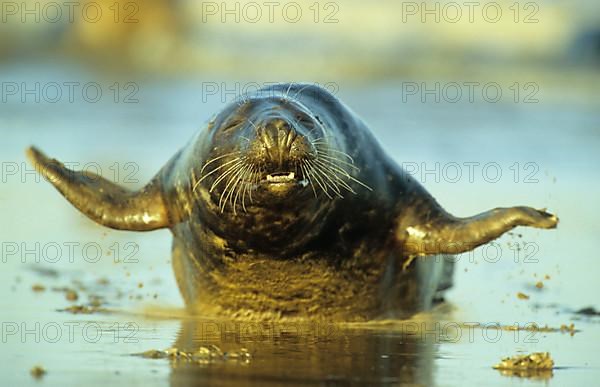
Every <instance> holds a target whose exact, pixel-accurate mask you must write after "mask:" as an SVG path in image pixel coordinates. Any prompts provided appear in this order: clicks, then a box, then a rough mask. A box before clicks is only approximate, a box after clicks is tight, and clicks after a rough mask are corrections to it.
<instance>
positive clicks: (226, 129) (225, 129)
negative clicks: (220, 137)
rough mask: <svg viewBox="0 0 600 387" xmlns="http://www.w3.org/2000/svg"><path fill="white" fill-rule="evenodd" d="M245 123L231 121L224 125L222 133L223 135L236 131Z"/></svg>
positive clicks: (238, 120)
mask: <svg viewBox="0 0 600 387" xmlns="http://www.w3.org/2000/svg"><path fill="white" fill-rule="evenodd" d="M243 123H244V121H243V120H240V119H237V120H231V121H229V122H226V123H225V125H223V126H222V127H221V131H222V132H223V133H229V132H231V131H232V130H234V129H237V128H238V127H239V126H240V125H241V124H243Z"/></svg>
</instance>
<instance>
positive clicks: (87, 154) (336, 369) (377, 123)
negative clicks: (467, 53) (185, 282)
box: [0, 67, 600, 386]
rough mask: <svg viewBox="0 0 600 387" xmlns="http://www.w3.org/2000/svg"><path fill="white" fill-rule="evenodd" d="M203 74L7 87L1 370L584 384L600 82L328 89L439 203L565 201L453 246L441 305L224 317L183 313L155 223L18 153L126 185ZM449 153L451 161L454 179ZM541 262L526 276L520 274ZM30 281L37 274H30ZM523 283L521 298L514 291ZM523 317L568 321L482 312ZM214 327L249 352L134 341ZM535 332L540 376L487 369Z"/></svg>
mask: <svg viewBox="0 0 600 387" xmlns="http://www.w3.org/2000/svg"><path fill="white" fill-rule="evenodd" d="M38 70H39V69H38ZM44 71H45V74H47V76H48V78H49V79H54V80H56V79H65V80H68V79H73V78H74V77H75V78H77V79H84V78H85V77H86V76H87V75H86V74H85V73H78V72H77V69H74V70H72V71H68V72H65V71H62V72H53V70H52V69H50V70H48V69H46V70H44ZM29 73H35V72H32V71H31V69H23V68H18V67H11V68H6V69H3V74H7V76H8V78H10V79H11V80H17V81H18V80H19V79H21V78H22V79H27V78H26V77H27V75H26V74H29ZM37 73H38V74H39V73H40V71H37ZM42 73H44V72H42ZM201 82H202V81H201V80H197V81H194V82H177V81H174V82H168V83H152V84H150V83H143V84H140V91H139V94H138V97H139V99H140V102H139V103H135V104H123V103H118V104H115V103H113V102H112V101H110V100H105V99H104V100H102V101H101V102H99V103H94V104H92V103H86V102H85V101H82V100H81V99H79V100H77V101H76V102H74V103H59V104H47V103H40V104H35V103H33V104H32V103H25V104H23V103H21V102H20V101H15V100H11V101H8V102H7V103H3V105H2V110H3V111H2V114H1V115H0V130H2V142H1V143H0V152H1V153H0V155H1V159H2V162H3V164H2V166H3V169H2V189H1V190H0V213H1V214H2V220H1V221H0V235H1V242H2V270H0V292H1V294H2V297H0V310H2V311H3V312H2V319H1V323H2V330H1V332H0V333H1V336H2V344H1V350H0V374H1V375H2V379H3V381H4V385H38V384H40V385H41V384H42V383H43V384H47V385H49V384H52V385H65V384H66V385H69V384H73V383H77V384H81V385H83V384H86V385H104V384H106V383H114V382H116V383H127V384H130V385H145V386H150V385H161V386H164V385H173V386H178V385H191V384H192V385H193V384H204V383H206V382H209V383H210V384H211V385H213V384H219V385H221V384H239V383H240V382H243V383H244V384H260V385H264V384H280V383H282V382H293V383H297V384H301V383H306V384H338V383H339V384H352V383H358V382H368V383H374V384H375V383H378V384H401V383H406V384H414V385H441V386H445V385H464V384H470V385H473V384H485V385H508V384H519V385H539V384H546V385H560V386H562V385H588V384H592V382H593V381H595V380H597V379H598V378H599V377H600V360H598V357H597V356H596V355H597V348H596V347H597V343H598V340H599V339H600V317H580V316H578V315H576V314H574V311H576V310H578V309H580V308H583V307H587V306H593V307H595V308H596V309H599V308H600V303H599V302H598V299H597V297H598V293H599V290H600V285H598V282H597V279H598V278H599V274H600V270H599V268H600V266H599V265H598V262H597V250H596V246H595V242H596V236H597V235H598V232H599V231H600V226H599V223H598V222H597V221H596V216H597V214H598V204H597V203H598V202H597V197H598V195H599V194H600V182H599V179H598V177H600V176H598V165H600V155H599V153H598V149H599V147H600V113H599V112H600V109H599V108H600V101H589V100H587V99H586V100H581V101H577V100H570V101H561V99H560V93H558V97H557V96H556V95H550V94H547V95H545V96H543V97H544V98H542V97H541V98H540V103H537V104H530V105H526V104H515V103H509V102H504V103H486V102H485V101H478V102H476V103H459V104H449V103H441V104H436V103H421V102H420V101H415V100H413V101H409V102H407V103H403V102H402V99H401V95H400V92H399V88H400V87H401V86H399V84H395V83H386V84H381V85H371V86H370V87H368V88H367V87H364V86H362V87H358V86H351V85H348V86H346V85H343V84H340V89H339V93H338V94H339V96H340V97H341V98H342V100H344V101H345V102H346V103H347V104H349V105H350V106H351V107H352V108H353V109H354V110H355V111H356V112H358V113H359V114H360V115H361V116H363V117H364V119H365V120H366V121H367V122H368V123H370V125H371V127H372V128H373V131H374V132H375V134H376V136H377V137H378V138H379V139H380V140H381V142H382V144H383V146H384V147H385V148H386V150H388V152H390V154H391V155H392V156H393V157H394V158H395V159H396V160H397V161H398V162H399V163H403V165H405V166H406V167H407V168H413V169H412V170H413V171H415V174H416V176H417V177H418V178H419V180H421V182H422V183H423V184H424V185H425V186H426V187H427V188H428V189H429V190H430V192H431V193H432V194H433V195H434V196H435V197H436V198H437V199H438V201H439V202H440V203H441V204H442V205H444V206H445V207H446V208H447V209H448V210H449V211H450V212H453V213H455V214H457V215H470V214H473V213H476V212H480V211H483V210H485V209H488V208H492V207H496V206H508V205H518V204H524V205H532V206H535V207H547V208H548V209H549V210H550V211H552V212H554V213H556V214H558V216H559V217H560V219H561V223H560V225H559V228H558V229H557V230H552V231H539V230H532V229H517V230H515V232H514V233H513V234H511V235H505V236H504V237H502V238H501V239H499V240H498V241H497V243H496V244H495V245H493V247H492V248H491V249H490V248H487V249H484V248H480V249H477V250H476V251H475V252H474V253H472V254H463V255H461V256H460V257H459V258H458V259H459V260H458V263H457V271H456V279H455V287H454V288H453V289H452V290H451V291H450V292H449V293H448V295H447V300H448V304H447V305H445V306H444V307H443V308H441V309H440V310H437V311H436V312H435V313H425V314H423V315H420V316H417V317H416V318H415V319H414V320H411V321H406V322H387V323H379V324H376V325H374V324H371V325H366V326H365V325H361V326H354V325H351V326H340V325H332V324H328V323H319V324H314V323H309V322H307V323H303V324H298V323H295V324H292V323H288V324H283V323H281V324H270V325H266V326H263V325H259V324H254V323H248V322H246V323H239V322H238V323H237V325H236V323H235V322H222V321H203V320H192V319H189V318H185V317H183V315H182V310H181V305H182V303H181V300H180V298H179V294H178V291H177V288H176V284H175V282H174V278H173V275H172V270H171V267H170V235H169V233H168V232H167V231H157V232H152V233H146V234H143V233H129V232H117V231H112V230H108V229H104V228H101V227H100V226H97V225H95V224H93V223H92V222H91V221H89V220H87V219H86V218H84V217H83V216H82V215H80V214H79V213H77V212H76V211H75V210H74V209H73V208H72V207H71V206H70V205H69V204H68V203H67V202H66V201H65V200H64V199H63V198H62V197H60V195H58V194H57V193H56V192H55V191H54V189H53V188H52V187H51V186H50V185H49V184H48V183H47V182H45V181H44V180H43V179H40V178H37V177H36V176H35V175H34V174H32V173H31V172H30V171H31V169H30V168H29V167H28V168H29V169H28V170H26V169H25V165H24V163H25V159H24V154H23V150H24V149H25V147H26V146H28V145H30V144H36V145H38V146H39V147H40V148H41V149H42V150H44V151H46V152H47V153H48V154H49V155H50V156H53V157H57V158H60V159H61V160H63V161H72V162H78V163H79V165H80V166H81V165H86V166H88V167H89V166H91V165H92V163H97V164H93V166H95V167H96V168H97V167H98V166H100V168H101V169H102V172H103V175H104V176H109V177H113V180H117V181H119V182H121V183H124V184H126V185H127V184H130V185H131V186H134V187H136V186H140V185H142V184H143V183H144V182H146V181H147V180H148V179H149V178H150V177H151V176H152V175H153V174H154V173H155V172H156V171H157V170H158V169H159V168H160V167H161V166H162V165H163V164H164V163H165V162H166V161H167V160H168V159H169V157H170V156H171V155H172V154H174V153H175V151H176V150H177V149H178V148H179V147H181V146H183V145H184V144H185V143H186V142H187V141H188V139H189V138H190V137H191V136H192V134H193V133H194V132H195V131H196V130H197V129H199V128H200V127H202V125H203V124H204V122H206V121H207V120H208V119H209V118H210V115H211V114H212V113H214V112H216V111H218V110H219V109H220V107H221V106H222V102H221V101H220V98H219V96H216V97H211V98H209V99H208V100H207V101H202V97H201V95H200V94H199V92H198V90H199V89H201ZM111 83H112V82H108V81H107V82H105V83H103V84H104V85H110V84H111ZM471 162H474V163H479V164H478V165H475V164H467V165H473V168H475V169H474V172H473V176H472V177H470V176H469V170H468V167H466V166H465V163H471ZM115 163H117V164H115ZM127 163H133V164H127ZM415 163H416V164H415ZM423 163H425V164H423ZM436 163H439V167H438V169H437V172H430V173H429V174H424V175H422V174H420V172H422V171H423V169H425V168H427V169H428V170H434V171H435V168H436ZM450 163H456V165H458V166H459V167H460V171H461V177H460V178H456V174H455V173H454V172H453V170H451V168H455V167H456V165H455V164H450ZM491 163H496V164H494V165H492V167H488V168H493V169H494V170H492V169H488V170H486V174H483V171H482V170H483V167H484V166H486V165H491ZM515 163H518V164H515ZM527 163H529V164H527ZM15 168H16V169H15ZM414 168H419V172H417V171H416V169H414ZM498 168H499V170H500V171H501V173H502V175H501V176H500V177H499V178H498V179H496V177H495V176H496V175H495V174H494V173H492V172H494V171H495V170H498ZM28 171H29V172H28ZM517 171H518V172H519V173H518V175H517V174H516V172H517ZM117 172H118V174H117ZM136 180H137V181H136ZM436 180H437V181H436ZM495 180H497V181H495ZM492 181H495V182H492ZM15 249H16V250H15ZM519 249H520V250H519ZM546 276H547V277H546ZM539 281H541V282H542V283H543V287H542V288H541V289H538V288H537V287H536V286H535V285H536V283H537V282H539ZM36 284H39V285H43V286H44V287H45V290H44V291H38V292H34V291H33V290H32V286H33V285H36ZM61 287H69V288H72V289H76V290H77V293H78V295H79V299H78V300H77V301H68V300H67V299H66V298H65V293H64V292H63V291H59V290H53V288H61ZM518 292H522V293H524V294H527V295H528V296H529V299H528V300H523V299H519V298H518V297H517V293H518ZM90 297H91V299H94V298H96V299H97V298H98V297H101V300H102V301H103V305H102V306H103V307H104V308H106V309H108V311H109V312H108V313H100V314H91V315H86V314H71V313H67V312H60V311H57V310H58V309H63V308H66V307H68V306H71V305H80V304H87V303H88V302H89V301H90ZM531 323H536V324H538V325H539V326H542V327H543V326H546V325H548V326H549V327H552V328H559V327H560V326H561V325H563V324H565V325H569V324H572V323H573V324H575V329H576V330H577V332H575V333H574V334H572V335H571V334H570V333H566V332H528V331H508V330H498V329H495V328H496V327H497V326H498V325H502V326H510V325H515V324H516V325H518V326H519V327H524V326H528V324H531ZM476 324H478V325H477V326H476ZM209 344H216V345H218V346H219V348H221V350H223V351H226V352H229V353H230V354H231V353H237V352H239V351H240V350H242V349H247V350H248V351H249V353H250V354H251V357H250V358H244V359H242V360H241V359H234V358H232V357H231V356H217V357H215V358H212V359H209V360H206V361H202V362H197V363H191V362H186V361H171V360H170V359H148V358H144V357H141V356H133V355H134V354H138V353H141V352H144V351H148V350H151V349H159V350H162V349H167V348H170V347H177V348H180V349H184V350H186V351H193V350H194V349H198V348H199V347H201V346H207V345H209ZM546 351H547V352H550V353H551V354H552V357H553V358H554V360H555V364H556V367H557V368H556V369H555V370H554V371H553V372H552V373H551V375H545V376H543V377H540V378H517V377H515V376H513V377H509V376H504V375H502V374H501V373H500V372H498V371H496V370H494V369H492V368H491V367H492V366H493V365H494V364H496V363H498V362H499V361H500V360H501V358H503V357H506V356H512V355H515V354H518V353H529V352H546ZM37 364H39V365H41V366H43V367H44V368H45V369H46V370H47V374H45V375H44V376H43V377H42V378H41V379H40V380H35V379H34V378H33V377H32V376H31V375H30V374H29V370H30V369H31V368H32V367H33V366H34V365H37Z"/></svg>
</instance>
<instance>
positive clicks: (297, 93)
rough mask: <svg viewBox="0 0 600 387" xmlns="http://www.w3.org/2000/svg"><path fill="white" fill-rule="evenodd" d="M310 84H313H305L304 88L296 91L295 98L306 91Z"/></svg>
mask: <svg viewBox="0 0 600 387" xmlns="http://www.w3.org/2000/svg"><path fill="white" fill-rule="evenodd" d="M310 86H311V85H310V84H308V85H306V86H304V87H303V88H302V89H300V90H298V91H297V92H296V94H294V98H296V97H298V95H299V94H300V93H302V92H303V91H304V89H306V88H308V87H310Z"/></svg>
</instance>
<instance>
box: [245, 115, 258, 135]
mask: <svg viewBox="0 0 600 387" xmlns="http://www.w3.org/2000/svg"><path fill="white" fill-rule="evenodd" d="M247 120H248V122H249V123H250V125H252V127H253V128H254V130H256V131H257V132H258V128H257V127H256V125H254V122H252V121H251V120H250V119H249V118H248V119H247Z"/></svg>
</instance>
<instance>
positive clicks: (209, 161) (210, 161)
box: [200, 151, 240, 175]
mask: <svg viewBox="0 0 600 387" xmlns="http://www.w3.org/2000/svg"><path fill="white" fill-rule="evenodd" d="M237 153H240V151H235V152H231V153H227V154H225V155H221V156H219V157H215V158H214V159H210V160H208V161H207V162H206V163H204V166H203V167H202V169H201V170H200V175H202V172H204V170H205V169H206V167H207V166H208V165H209V164H211V163H213V162H215V161H217V160H221V159H222V158H224V157H227V156H231V155H235V154H237Z"/></svg>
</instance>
